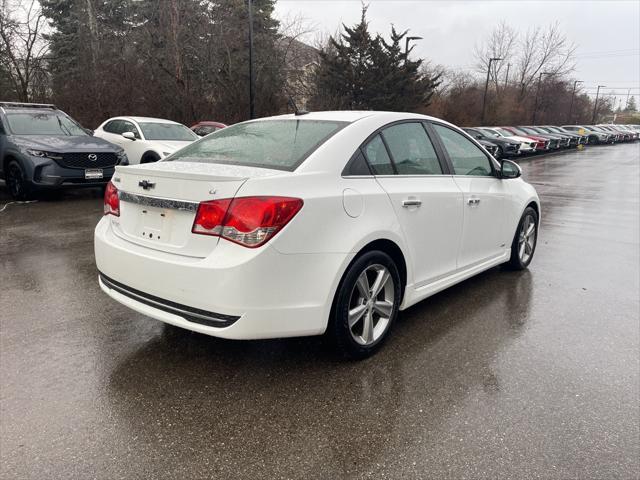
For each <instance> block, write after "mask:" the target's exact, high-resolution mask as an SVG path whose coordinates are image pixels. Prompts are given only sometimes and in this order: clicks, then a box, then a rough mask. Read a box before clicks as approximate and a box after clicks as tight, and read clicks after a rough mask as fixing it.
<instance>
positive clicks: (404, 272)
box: [326, 237, 410, 326]
mask: <svg viewBox="0 0 640 480" xmlns="http://www.w3.org/2000/svg"><path fill="white" fill-rule="evenodd" d="M355 250H357V253H356V254H355V255H353V256H352V257H351V260H350V261H349V262H348V263H347V264H346V265H345V267H344V268H343V269H342V271H341V272H340V277H339V280H338V282H337V283H336V284H335V287H334V288H333V289H332V290H333V291H332V297H330V298H331V308H330V309H329V312H328V316H327V317H326V318H327V326H328V325H329V322H330V321H331V318H332V317H333V315H334V312H335V307H336V298H337V297H338V292H339V291H340V288H341V287H342V282H343V281H344V277H345V276H346V274H347V272H348V271H349V269H350V268H351V265H353V263H354V262H355V261H356V260H357V259H358V258H360V257H361V256H362V255H364V254H365V253H367V252H372V251H380V252H383V253H386V254H387V255H389V256H390V257H391V259H392V260H393V261H394V263H395V264H396V266H397V267H398V274H399V275H400V282H401V288H400V295H401V297H400V305H402V302H403V300H404V297H405V289H406V286H407V279H408V275H409V274H410V273H409V272H408V265H407V260H406V258H407V256H406V255H405V253H404V252H403V250H402V248H401V247H400V245H398V243H397V242H395V241H393V240H391V239H389V238H384V237H381V238H378V239H375V240H370V241H369V242H368V243H366V244H364V245H362V246H361V247H360V248H359V249H355Z"/></svg>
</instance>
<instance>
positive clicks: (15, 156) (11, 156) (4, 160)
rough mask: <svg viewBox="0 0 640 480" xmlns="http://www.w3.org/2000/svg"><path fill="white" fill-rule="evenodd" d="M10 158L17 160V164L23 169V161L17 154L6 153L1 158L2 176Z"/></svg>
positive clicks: (5, 171)
mask: <svg viewBox="0 0 640 480" xmlns="http://www.w3.org/2000/svg"><path fill="white" fill-rule="evenodd" d="M12 160H13V161H16V162H18V164H19V165H20V166H21V167H22V169H23V170H24V169H25V165H24V162H22V160H21V159H20V157H19V156H17V155H14V154H13V153H7V154H5V156H4V158H3V159H2V176H3V177H4V176H5V175H6V173H7V167H8V166H9V162H11V161H12Z"/></svg>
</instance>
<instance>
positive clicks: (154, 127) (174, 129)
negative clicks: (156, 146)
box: [138, 122, 198, 142]
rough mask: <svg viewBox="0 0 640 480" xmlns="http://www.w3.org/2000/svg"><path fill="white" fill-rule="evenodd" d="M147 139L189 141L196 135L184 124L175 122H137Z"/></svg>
mask: <svg viewBox="0 0 640 480" xmlns="http://www.w3.org/2000/svg"><path fill="white" fill-rule="evenodd" d="M138 125H140V128H141V129H142V134H143V135H144V138H145V139H147V140H165V141H173V142H191V141H193V140H196V139H197V138H198V136H197V135H196V134H195V133H193V132H192V131H191V130H189V129H188V128H187V127H185V126H184V125H180V124H177V123H157V122H147V123H145V122H138Z"/></svg>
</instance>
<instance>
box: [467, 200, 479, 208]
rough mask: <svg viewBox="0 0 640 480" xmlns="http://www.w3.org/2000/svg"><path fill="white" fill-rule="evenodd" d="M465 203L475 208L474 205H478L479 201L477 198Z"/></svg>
mask: <svg viewBox="0 0 640 480" xmlns="http://www.w3.org/2000/svg"><path fill="white" fill-rule="evenodd" d="M467 203H468V204H469V205H471V206H472V207H473V206H476V205H480V199H479V198H470V199H469V200H467Z"/></svg>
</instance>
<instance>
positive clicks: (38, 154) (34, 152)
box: [25, 148, 62, 160]
mask: <svg viewBox="0 0 640 480" xmlns="http://www.w3.org/2000/svg"><path fill="white" fill-rule="evenodd" d="M25 152H27V153H28V154H29V155H31V156H32V157H38V158H50V159H52V160H62V155H60V154H59V153H52V152H45V151H44V150H35V149H32V148H27V149H25Z"/></svg>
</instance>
